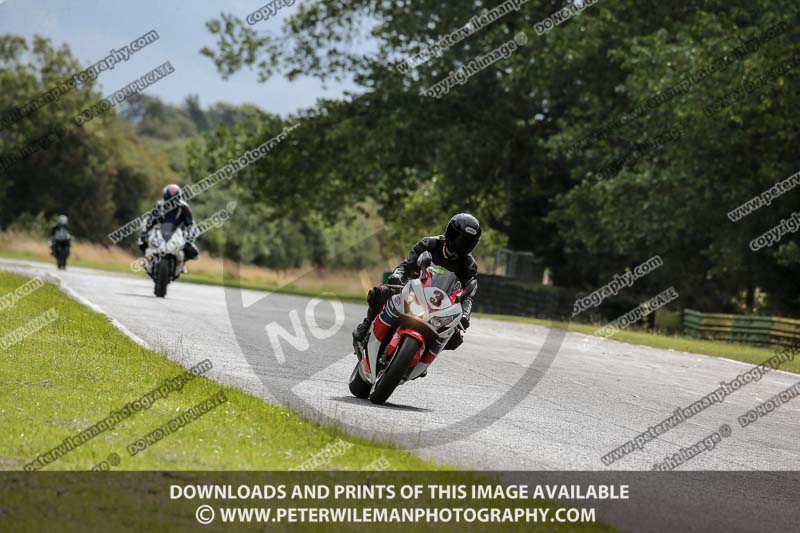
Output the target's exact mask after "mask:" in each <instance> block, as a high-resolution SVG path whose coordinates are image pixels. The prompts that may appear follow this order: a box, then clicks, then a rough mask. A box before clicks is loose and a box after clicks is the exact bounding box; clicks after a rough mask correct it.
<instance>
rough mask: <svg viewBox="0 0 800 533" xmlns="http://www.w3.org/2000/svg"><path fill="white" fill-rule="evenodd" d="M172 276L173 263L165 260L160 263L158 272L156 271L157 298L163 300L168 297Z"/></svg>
mask: <svg viewBox="0 0 800 533" xmlns="http://www.w3.org/2000/svg"><path fill="white" fill-rule="evenodd" d="M171 275H172V261H170V260H169V259H164V260H162V261H159V263H158V270H157V271H156V291H155V293H156V296H157V297H159V298H163V297H164V296H166V295H167V285H168V284H169V279H170V276H171Z"/></svg>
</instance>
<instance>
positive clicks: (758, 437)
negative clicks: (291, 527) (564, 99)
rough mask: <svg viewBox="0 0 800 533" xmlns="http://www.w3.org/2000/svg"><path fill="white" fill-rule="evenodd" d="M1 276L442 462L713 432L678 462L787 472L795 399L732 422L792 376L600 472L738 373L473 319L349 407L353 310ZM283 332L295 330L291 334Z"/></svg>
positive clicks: (138, 280) (680, 440) (489, 464)
mask: <svg viewBox="0 0 800 533" xmlns="http://www.w3.org/2000/svg"><path fill="white" fill-rule="evenodd" d="M0 267H2V268H11V269H14V270H17V271H20V272H28V273H29V274H30V275H36V274H38V273H42V272H47V273H48V274H49V275H51V276H58V277H60V278H61V279H62V280H63V282H64V283H65V284H66V286H67V287H69V288H70V289H72V290H73V291H74V292H76V293H77V294H79V295H80V296H81V297H82V298H85V299H86V300H88V301H89V302H91V303H93V304H95V305H96V306H99V307H100V308H101V309H102V310H103V311H104V312H105V313H107V314H108V315H109V316H110V317H112V318H114V319H116V320H117V321H118V322H119V323H121V324H122V325H123V326H124V327H125V328H127V329H128V330H129V331H130V332H132V333H133V334H134V335H135V336H138V337H140V338H141V339H143V340H144V341H145V342H146V343H147V344H148V345H149V346H151V347H153V348H155V349H157V350H159V351H160V352H162V353H164V354H165V355H167V356H168V357H170V358H171V359H173V360H175V361H177V362H178V363H180V364H182V365H184V366H187V367H188V366H190V365H192V364H195V363H196V362H199V361H201V360H203V359H206V358H208V359H210V360H211V361H212V362H213V363H214V369H213V370H212V371H211V373H210V374H209V376H210V377H211V378H213V379H215V380H217V381H219V382H222V383H225V384H235V385H237V386H239V387H241V388H243V389H245V390H247V391H248V392H251V393H253V394H255V395H257V396H260V397H262V398H265V399H268V400H273V401H274V400H278V401H283V402H287V403H290V404H291V405H292V406H293V407H295V408H296V409H298V410H299V411H301V412H303V413H304V414H305V415H307V416H309V417H312V418H314V419H319V420H322V421H324V420H325V418H326V416H327V417H331V418H334V419H335V420H336V421H337V423H338V424H339V425H343V426H345V427H346V428H347V429H349V430H350V431H352V432H355V433H358V434H360V435H363V436H368V437H373V436H374V437H377V438H379V439H383V440H393V441H398V442H399V443H401V444H402V445H404V446H406V447H409V448H415V449H417V450H418V452H419V453H420V454H421V455H422V456H424V457H428V458H431V459H435V460H439V461H442V462H446V463H448V464H452V465H458V466H463V467H467V468H471V469H484V470H490V469H491V470H607V469H609V468H611V469H615V470H649V469H650V467H651V466H652V465H653V463H655V462H657V461H661V460H663V459H664V457H665V456H667V455H672V454H674V453H676V452H677V451H678V450H679V449H680V448H681V447H686V446H689V445H691V444H694V443H695V442H697V441H698V440H700V439H702V438H703V437H705V436H707V435H709V434H710V433H712V432H713V431H716V430H718V429H719V427H720V426H721V425H722V424H728V425H729V426H730V427H731V428H732V435H731V436H730V437H728V438H726V439H724V440H723V441H722V442H721V443H720V444H718V445H717V446H716V448H715V449H714V450H712V451H709V452H706V453H703V454H701V455H699V456H697V457H695V458H694V459H692V460H691V461H690V462H689V463H687V464H684V465H682V466H681V467H679V468H680V469H681V470H741V471H747V470H797V469H798V467H799V466H800V427H798V425H797V419H798V411H800V402H798V403H789V404H788V405H783V406H781V407H779V408H778V409H776V410H775V411H773V412H772V413H771V414H770V415H769V416H768V417H765V418H761V419H760V420H758V422H757V423H755V424H753V425H751V426H748V427H746V428H741V427H739V425H738V423H737V421H736V419H737V417H738V416H740V415H742V414H743V413H745V412H746V411H747V410H749V409H752V408H753V407H754V406H755V405H757V404H759V403H760V402H762V401H764V400H766V399H768V398H770V397H771V396H773V395H774V394H776V393H778V392H780V391H781V390H783V389H785V388H786V387H788V386H790V385H792V384H794V383H795V382H797V381H798V379H797V376H795V375H793V374H789V373H785V372H780V371H775V372H771V373H769V374H767V375H765V376H764V377H763V378H762V379H761V380H760V381H757V382H752V383H750V384H748V385H747V386H745V387H742V388H741V389H739V390H738V391H736V392H735V393H733V394H732V395H729V396H728V397H727V398H726V399H725V401H724V402H723V403H721V404H720V403H717V404H715V405H713V406H711V407H709V408H707V409H705V410H704V411H703V412H701V413H699V414H698V415H696V416H694V417H693V418H691V419H689V420H687V421H686V422H684V423H683V424H681V425H679V426H678V427H676V428H674V429H672V430H670V431H669V432H667V433H666V434H663V435H661V436H660V437H659V438H658V439H657V440H655V441H652V442H649V443H647V444H646V445H645V447H644V449H642V450H636V451H634V452H632V453H630V454H629V455H627V456H625V457H623V458H622V459H620V460H618V461H616V462H615V463H614V464H613V465H611V467H606V466H605V465H604V464H603V463H602V462H601V461H600V457H601V456H603V455H605V454H606V453H607V452H609V451H610V450H612V449H614V448H616V447H617V446H620V445H621V444H623V443H624V442H625V441H627V440H628V439H631V438H633V437H634V436H636V435H637V434H638V433H640V432H642V431H645V430H646V429H647V428H648V427H650V426H652V425H654V424H657V423H659V422H661V421H662V420H663V419H665V418H667V417H669V416H670V415H671V414H672V413H673V412H674V411H675V409H676V408H678V407H686V406H688V405H689V404H691V403H693V402H695V401H697V400H699V399H700V398H701V397H702V396H704V395H705V394H708V393H709V392H711V391H713V390H714V389H716V388H717V387H718V386H719V382H720V381H721V380H723V379H724V380H731V379H733V378H734V377H735V376H736V375H737V374H739V373H740V372H742V371H744V370H747V368H748V365H745V364H742V363H739V362H736V361H730V360H726V359H722V358H715V357H707V356H703V355H695V354H689V353H683V352H676V351H672V350H658V349H653V348H648V347H642V346H633V345H629V344H624V343H617V342H612V341H602V342H600V343H598V344H597V345H596V346H595V347H593V348H591V349H590V350H588V351H586V352H585V353H584V352H583V351H581V350H580V349H579V347H580V346H581V344H582V343H586V342H587V341H588V340H589V337H587V336H586V335H581V334H576V333H568V334H564V333H562V332H560V331H558V330H550V329H548V328H544V327H538V326H532V325H527V324H517V323H510V322H503V321H495V320H486V319H474V320H473V326H472V327H471V328H470V330H469V332H468V335H467V339H466V342H465V343H464V345H463V346H462V347H461V348H460V349H459V350H457V351H447V352H444V353H443V354H442V355H441V356H440V357H439V358H438V359H437V360H436V361H435V362H434V364H433V365H431V368H430V371H429V373H428V376H427V377H426V378H424V379H418V380H416V381H414V382H411V383H408V384H406V385H403V386H401V387H399V388H398V389H397V391H396V392H395V394H394V395H393V396H392V397H391V398H390V403H387V405H385V406H374V405H372V404H371V403H369V402H368V401H362V400H357V399H355V398H353V397H352V396H351V395H350V393H349V391H348V388H347V379H348V377H349V373H350V371H351V370H352V368H353V365H354V363H355V357H354V356H353V355H352V351H351V350H352V348H351V341H350V332H351V330H352V327H353V326H354V324H355V323H356V322H357V321H358V320H360V318H361V317H362V313H363V308H362V307H361V306H357V305H351V304H339V303H338V302H337V303H336V306H338V308H339V313H338V317H337V309H336V307H335V306H334V305H332V304H330V303H329V302H326V301H315V302H312V303H311V305H309V302H310V301H311V300H310V299H309V298H306V297H299V296H291V295H284V294H275V293H265V292H260V291H250V290H244V291H240V290H239V289H232V288H223V287H215V286H206V285H196V284H189V283H183V282H177V283H174V284H172V285H170V286H169V292H168V295H167V298H166V299H163V300H161V299H157V298H155V297H154V296H153V294H152V293H153V290H152V282H151V281H150V280H149V279H146V278H144V277H137V276H134V275H122V274H114V273H107V272H101V271H96V270H90V269H83V268H70V269H69V270H67V271H65V272H58V271H57V270H56V269H55V267H54V266H52V265H49V264H44V263H33V262H25V261H13V260H5V259H3V260H0ZM242 298H243V300H244V301H243V304H242V302H241V300H242ZM226 300H227V301H226ZM231 301H236V302H238V304H239V305H231V303H230V302H231ZM309 311H310V314H311V315H312V316H311V320H310V322H313V324H311V323H309ZM342 311H343V312H344V316H342ZM293 320H294V321H296V324H293ZM269 324H273V326H272V327H273V328H276V325H278V326H280V328H282V329H283V330H285V331H286V333H287V334H291V335H294V334H298V335H299V336H297V335H295V338H294V340H293V339H288V340H287V339H286V338H283V339H281V340H279V341H277V343H278V344H279V346H280V347H279V348H278V350H280V351H282V352H283V353H282V354H280V355H281V357H279V355H278V354H276V350H275V349H274V346H273V342H271V341H270V338H269V336H268V334H267V327H268V325H269ZM293 325H294V326H299V327H300V328H302V329H305V330H306V331H305V335H303V332H299V333H298V329H294V328H293ZM314 328H315V329H314ZM548 335H549V336H548ZM303 341H305V344H304V342H303ZM292 342H294V344H295V346H292ZM280 359H283V361H280ZM548 363H550V364H549V368H548V367H547V366H548ZM525 376H527V377H525ZM520 379H523V380H526V379H527V381H526V383H527V384H528V386H527V388H523V389H521V390H519V387H517V389H518V390H515V391H514V392H513V393H509V394H506V393H507V392H508V391H509V390H512V386H513V385H514V384H515V383H516V382H518V380H520ZM531 386H533V388H532V390H528V389H529V388H530V387H531ZM506 411H507V412H506ZM328 420H329V421H330V418H328Z"/></svg>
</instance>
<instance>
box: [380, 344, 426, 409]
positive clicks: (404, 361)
mask: <svg viewBox="0 0 800 533" xmlns="http://www.w3.org/2000/svg"><path fill="white" fill-rule="evenodd" d="M420 346H421V343H420V342H419V341H418V340H417V339H415V338H414V337H408V336H406V337H404V338H403V340H402V341H400V346H398V347H397V351H396V352H395V354H394V356H392V360H391V361H389V366H387V367H386V368H385V369H384V370H383V371H382V372H381V373H380V374H378V379H376V380H375V385H374V386H373V387H372V392H370V394H369V401H371V402H372V403H374V404H378V405H380V404H383V403H385V402H386V400H388V399H389V396H391V395H392V393H393V392H394V389H396V388H397V386H398V385H399V384H400V380H401V379H403V376H404V375H405V373H406V370H408V365H410V364H411V361H412V360H413V359H414V356H415V355H416V353H417V350H419V347H420Z"/></svg>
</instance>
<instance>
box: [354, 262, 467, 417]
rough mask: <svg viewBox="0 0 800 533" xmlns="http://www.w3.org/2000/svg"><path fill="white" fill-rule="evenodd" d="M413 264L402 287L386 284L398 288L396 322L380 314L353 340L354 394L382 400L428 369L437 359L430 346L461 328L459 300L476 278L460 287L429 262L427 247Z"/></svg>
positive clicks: (450, 276)
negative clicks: (412, 274)
mask: <svg viewBox="0 0 800 533" xmlns="http://www.w3.org/2000/svg"><path fill="white" fill-rule="evenodd" d="M417 265H418V266H419V267H420V275H419V278H417V279H412V280H409V281H408V283H406V284H405V286H403V285H390V287H392V288H395V289H402V290H401V291H400V295H399V297H400V306H399V308H398V311H399V312H400V316H399V317H398V319H397V321H396V324H395V327H393V328H390V327H389V326H388V325H386V324H385V323H384V322H383V321H382V320H381V319H380V314H379V315H378V317H376V318H375V320H374V321H373V322H372V326H371V327H370V331H369V335H368V337H367V339H365V341H364V342H363V343H358V342H355V343H354V348H355V351H356V356H358V362H357V363H356V366H355V368H354V369H353V372H352V374H351V375H350V392H352V393H353V395H354V396H356V397H357V398H369V399H370V401H371V402H372V403H376V404H382V403H384V402H386V400H388V399H389V396H391V395H392V393H393V392H394V390H395V388H397V386H398V385H400V384H403V383H406V382H408V381H411V380H412V379H416V378H418V377H420V376H421V375H422V374H424V373H425V372H426V371H427V369H428V366H430V364H431V363H432V362H433V360H434V359H436V355H434V354H433V353H432V352H431V348H432V347H433V346H434V345H436V344H438V345H439V346H440V347H441V346H444V345H445V344H446V343H447V341H448V340H449V339H450V337H452V336H453V335H454V334H455V333H456V329H457V328H459V327H460V323H461V316H462V314H463V310H462V308H461V302H462V301H464V299H466V298H468V297H470V296H472V294H473V293H474V292H475V289H476V287H477V282H476V281H475V280H472V281H470V282H469V283H468V284H467V285H466V287H463V288H462V287H461V282H460V281H459V280H458V277H457V276H456V275H455V274H453V273H452V272H450V271H448V270H446V269H444V268H442V267H440V266H436V265H431V254H430V253H429V252H424V253H423V254H422V255H420V257H419V259H418V260H417ZM394 298H397V295H395V296H394Z"/></svg>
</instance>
